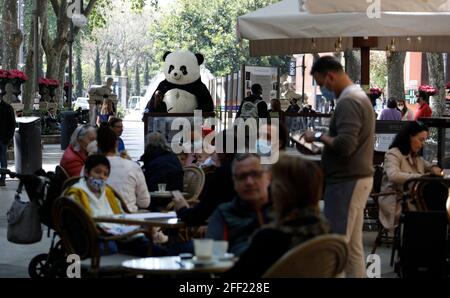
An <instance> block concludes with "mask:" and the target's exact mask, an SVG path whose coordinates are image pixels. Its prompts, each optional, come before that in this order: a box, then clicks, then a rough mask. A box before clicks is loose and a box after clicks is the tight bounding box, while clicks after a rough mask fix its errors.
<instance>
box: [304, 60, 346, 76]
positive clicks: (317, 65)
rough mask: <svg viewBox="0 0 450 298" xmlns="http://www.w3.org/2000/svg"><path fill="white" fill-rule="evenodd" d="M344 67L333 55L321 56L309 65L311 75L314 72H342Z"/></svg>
mask: <svg viewBox="0 0 450 298" xmlns="http://www.w3.org/2000/svg"><path fill="white" fill-rule="evenodd" d="M342 71H344V68H343V67H342V64H341V63H340V62H339V61H337V60H336V58H334V57H333V56H323V57H320V58H319V59H317V60H316V62H314V64H313V66H312V67H311V72H310V74H311V75H314V74H315V73H320V74H322V75H325V74H327V73H328V72H342Z"/></svg>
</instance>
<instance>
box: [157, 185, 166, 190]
mask: <svg viewBox="0 0 450 298" xmlns="http://www.w3.org/2000/svg"><path fill="white" fill-rule="evenodd" d="M158 191H159V192H165V191H166V184H165V183H158Z"/></svg>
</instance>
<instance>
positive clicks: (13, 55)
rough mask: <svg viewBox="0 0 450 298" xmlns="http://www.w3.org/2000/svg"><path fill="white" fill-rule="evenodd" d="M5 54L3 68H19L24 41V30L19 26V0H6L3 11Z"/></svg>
mask: <svg viewBox="0 0 450 298" xmlns="http://www.w3.org/2000/svg"><path fill="white" fill-rule="evenodd" d="M1 27H2V28H3V30H2V31H3V37H4V42H5V43H4V45H3V54H2V58H3V60H2V68H4V69H17V63H18V62H19V49H20V44H21V43H22V32H20V30H19V28H18V27H17V1H16V0H4V7H3V13H2V25H1Z"/></svg>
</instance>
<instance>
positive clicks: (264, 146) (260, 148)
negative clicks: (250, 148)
mask: <svg viewBox="0 0 450 298" xmlns="http://www.w3.org/2000/svg"><path fill="white" fill-rule="evenodd" d="M256 150H257V152H258V154H260V155H263V156H265V155H270V154H271V152H272V144H271V143H269V142H268V141H267V140H265V139H258V140H256Z"/></svg>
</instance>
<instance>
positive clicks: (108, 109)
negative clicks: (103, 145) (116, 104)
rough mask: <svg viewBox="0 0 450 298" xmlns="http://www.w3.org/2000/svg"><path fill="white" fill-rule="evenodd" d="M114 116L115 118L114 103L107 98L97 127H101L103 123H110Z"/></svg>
mask: <svg viewBox="0 0 450 298" xmlns="http://www.w3.org/2000/svg"><path fill="white" fill-rule="evenodd" d="M112 116H114V109H113V102H112V101H111V100H109V99H106V98H105V99H104V100H103V104H102V108H101V109H100V113H99V114H98V116H97V126H98V127H100V124H101V123H103V122H108V121H109V119H110V118H111V117H112Z"/></svg>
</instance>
